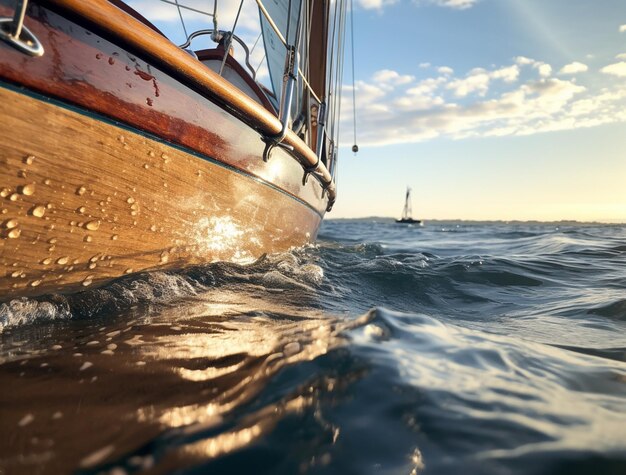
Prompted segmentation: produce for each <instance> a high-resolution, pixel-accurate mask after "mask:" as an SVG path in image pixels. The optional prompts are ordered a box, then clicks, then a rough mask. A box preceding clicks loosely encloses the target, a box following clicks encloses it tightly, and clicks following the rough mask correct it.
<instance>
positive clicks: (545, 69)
mask: <svg viewBox="0 0 626 475" xmlns="http://www.w3.org/2000/svg"><path fill="white" fill-rule="evenodd" d="M534 67H535V68H537V70H538V71H539V76H541V77H543V78H547V77H548V76H550V75H551V74H552V66H550V65H549V64H546V63H535V65H534Z"/></svg>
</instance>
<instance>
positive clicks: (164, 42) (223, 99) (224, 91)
mask: <svg viewBox="0 0 626 475" xmlns="http://www.w3.org/2000/svg"><path fill="white" fill-rule="evenodd" d="M42 3H45V4H50V5H53V6H56V7H57V8H60V9H62V10H63V11H65V12H66V13H68V14H70V15H74V16H78V17H80V18H82V19H84V20H86V21H88V22H89V23H90V24H92V25H93V26H95V27H97V28H98V29H100V30H103V31H104V32H106V33H108V34H110V35H112V36H113V37H115V38H116V39H117V40H119V41H122V42H123V43H125V44H126V45H128V46H129V47H131V48H133V49H134V50H135V52H136V53H141V54H140V55H145V56H148V57H150V59H151V60H152V61H153V62H155V63H158V64H159V66H161V67H162V68H163V69H164V70H167V71H168V72H170V73H173V74H176V76H177V77H178V78H179V79H180V80H182V81H184V82H185V83H186V84H188V85H190V86H193V88H194V90H196V91H197V92H199V93H200V94H202V95H203V96H205V97H208V98H209V99H212V100H213V101H214V102H217V103H219V104H220V105H221V106H222V107H224V108H226V109H227V110H228V111H229V112H230V113H231V114H233V115H234V116H236V117H237V118H238V119H239V120H241V121H242V122H244V123H246V124H248V125H249V126H251V127H253V128H254V129H255V130H258V131H259V132H260V133H261V134H263V135H265V136H274V135H276V134H278V133H280V131H281V129H282V126H281V123H280V120H279V119H278V117H276V116H275V115H273V114H272V113H271V112H270V111H268V110H267V109H265V108H264V107H263V106H262V105H260V104H258V103H257V102H256V101H254V100H253V99H251V98H249V97H248V96H247V95H246V94H244V93H242V92H241V91H240V90H239V89H238V88H237V87H235V86H233V85H232V84H231V83H229V82H228V81H227V80H225V79H224V78H222V77H221V76H220V75H218V74H217V73H215V72H214V71H212V70H210V69H209V68H208V67H206V66H204V65H203V64H202V63H200V62H199V61H198V60H197V59H195V58H193V57H192V56H191V55H189V54H187V53H186V52H184V51H182V50H181V49H180V48H178V47H177V46H176V45H175V44H173V43H172V42H170V41H169V40H168V39H167V38H165V37H163V36H161V35H160V34H158V33H157V32H155V31H154V30H152V29H151V28H150V27H148V26H147V25H144V24H143V23H141V22H140V21H138V20H137V19H135V18H134V17H132V16H131V15H129V14H128V13H126V12H124V11H122V10H120V9H119V8H118V7H116V6H114V5H112V4H111V3H109V1H108V0H89V1H85V0H42ZM283 143H285V144H287V145H290V146H292V147H293V152H292V153H293V154H294V155H295V156H296V158H297V159H298V160H299V162H300V164H301V165H302V166H303V167H304V169H305V170H312V169H315V172H314V174H315V176H316V177H317V178H318V180H319V181H320V183H321V184H322V187H323V188H324V189H325V190H326V191H327V193H328V199H329V201H328V203H329V207H330V206H332V204H333V202H334V201H335V196H336V191H335V184H334V183H333V179H332V177H331V175H330V172H329V171H328V169H327V168H326V167H325V166H324V164H323V163H321V161H319V160H318V157H317V155H316V154H315V152H313V150H311V149H310V148H309V147H308V146H307V145H306V144H305V143H304V142H303V141H302V139H300V137H298V136H297V135H296V134H295V133H294V132H293V131H292V130H289V131H287V135H286V136H285V139H284V140H283Z"/></svg>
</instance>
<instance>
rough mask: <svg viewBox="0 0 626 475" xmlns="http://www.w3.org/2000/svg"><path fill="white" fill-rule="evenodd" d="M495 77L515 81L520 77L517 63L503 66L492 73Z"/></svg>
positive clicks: (505, 80)
mask: <svg viewBox="0 0 626 475" xmlns="http://www.w3.org/2000/svg"><path fill="white" fill-rule="evenodd" d="M491 77H492V78H493V79H502V80H503V81H504V82H509V83H510V82H515V81H517V79H518V78H519V67H518V66H517V65H515V64H514V65H513V66H508V67H506V68H501V69H498V70H496V71H493V72H492V73H491Z"/></svg>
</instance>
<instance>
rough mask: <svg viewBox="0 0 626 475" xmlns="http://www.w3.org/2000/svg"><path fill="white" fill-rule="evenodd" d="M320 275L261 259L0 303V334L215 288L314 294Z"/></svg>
mask: <svg viewBox="0 0 626 475" xmlns="http://www.w3.org/2000/svg"><path fill="white" fill-rule="evenodd" d="M323 275H324V273H323V270H322V268H321V267H320V266H318V265H316V264H314V263H312V262H306V261H304V262H303V261H302V259H301V258H299V257H298V256H297V255H296V254H295V253H282V254H275V255H265V256H263V257H262V258H261V259H259V260H257V261H256V262H255V263H253V264H250V265H238V264H232V263H225V262H218V263H212V264H206V265H200V266H193V267H188V268H186V269H184V270H180V271H168V272H161V271H153V272H144V273H138V274H134V275H130V276H125V277H121V278H119V279H116V280H115V281H113V282H111V283H109V284H107V285H105V286H103V287H100V288H95V289H90V290H86V291H83V292H77V293H74V294H67V295H64V294H50V295H45V296H42V297H37V298H27V297H21V298H17V299H12V300H9V301H8V302H5V303H0V333H2V332H3V331H4V330H6V329H9V328H14V327H19V326H22V325H28V324H34V323H41V322H50V321H54V320H69V319H81V318H94V317H97V316H100V315H106V314H117V313H119V312H122V311H124V310H127V309H130V308H132V307H135V306H155V305H163V304H169V303H172V302H174V301H176V300H180V299H185V298H191V297H193V296H195V295H197V294H198V293H200V292H204V291H207V290H208V289H211V288H217V287H220V288H229V287H233V286H248V287H249V289H248V290H251V289H254V288H255V287H257V288H261V289H263V290H266V291H283V290H294V289H298V290H301V291H302V290H303V291H308V292H309V293H313V292H314V291H315V290H314V288H315V287H316V286H319V285H320V284H321V283H322V280H323Z"/></svg>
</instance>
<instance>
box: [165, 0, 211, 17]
mask: <svg viewBox="0 0 626 475" xmlns="http://www.w3.org/2000/svg"><path fill="white" fill-rule="evenodd" d="M160 1H161V2H163V3H168V4H170V5H176V6H177V7H178V8H179V9H180V8H184V9H185V10H189V11H192V12H195V13H200V14H201V15H206V16H213V14H212V13H208V12H203V11H202V10H198V9H196V8H192V7H188V6H187V5H181V4H179V3H178V0H174V1H172V0H160Z"/></svg>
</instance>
